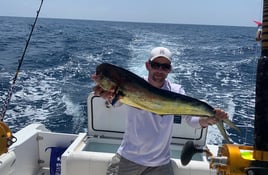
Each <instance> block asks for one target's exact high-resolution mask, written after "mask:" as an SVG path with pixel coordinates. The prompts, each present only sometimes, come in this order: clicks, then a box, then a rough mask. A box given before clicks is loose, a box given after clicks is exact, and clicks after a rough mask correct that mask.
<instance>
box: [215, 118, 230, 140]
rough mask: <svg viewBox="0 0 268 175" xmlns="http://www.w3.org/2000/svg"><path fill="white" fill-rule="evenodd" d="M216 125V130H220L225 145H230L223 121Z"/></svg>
mask: <svg viewBox="0 0 268 175" xmlns="http://www.w3.org/2000/svg"><path fill="white" fill-rule="evenodd" d="M216 125H217V127H218V129H219V130H220V133H221V135H222V136H223V138H224V140H225V141H226V142H227V143H231V141H230V139H229V137H228V135H227V133H226V131H225V129H224V126H223V121H222V120H221V121H219V122H217V123H216Z"/></svg>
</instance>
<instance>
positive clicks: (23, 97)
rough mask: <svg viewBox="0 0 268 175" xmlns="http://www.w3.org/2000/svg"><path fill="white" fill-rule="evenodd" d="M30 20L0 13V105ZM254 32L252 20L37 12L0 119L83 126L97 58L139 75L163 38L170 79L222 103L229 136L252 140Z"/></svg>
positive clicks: (13, 124) (213, 138) (214, 135)
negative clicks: (114, 18) (163, 20)
mask: <svg viewBox="0 0 268 175" xmlns="http://www.w3.org/2000/svg"><path fill="white" fill-rule="evenodd" d="M33 22H34V19H33V18H17V17H0V23H1V25H0V70H1V71H0V78H1V83H0V105H1V106H2V105H3V103H4V100H5V99H6V95H7V92H8V89H9V88H10V86H11V83H12V79H13V78H14V76H15V72H16V69H17V67H18V60H19V59H20V58H21V56H22V53H23V49H24V47H25V44H26V40H27V38H28V36H29V33H30V30H31V26H32V24H33ZM255 33H256V28H254V27H232V26H209V25H184V24H155V23H129V22H106V21H89V20H68V19H45V18H40V19H38V21H37V24H36V27H35V29H34V32H33V35H32V38H31V41H30V44H29V46H28V50H27V52H26V54H25V57H24V61H23V64H22V67H21V70H20V72H19V76H18V79H17V81H16V84H15V89H14V92H13V95H12V98H11V101H10V104H9V107H8V109H7V112H6V115H5V118H4V121H5V122H6V123H7V124H8V125H9V127H10V129H11V130H12V132H17V131H18V130H20V129H21V128H23V127H25V126H27V125H29V124H31V123H35V122H39V123H43V124H44V125H45V126H46V127H47V128H48V129H50V130H52V131H54V132H67V133H79V132H86V131H87V112H86V99H87V96H88V94H89V93H90V92H91V91H92V87H93V86H94V82H93V81H92V80H91V78H90V75H91V74H93V73H94V72H95V68H96V66H97V65H99V64H100V63H103V62H108V63H112V64H115V65H118V66H121V67H124V68H125V69H128V70H130V71H132V72H134V73H136V74H138V75H139V76H146V75H147V72H146V69H145V66H144V62H145V61H146V60H147V59H148V56H149V54H148V53H149V51H150V50H151V49H152V48H153V47H156V46H164V47H167V48H169V49H170V50H171V51H172V52H173V54H174V57H173V59H174V62H173V71H172V73H171V74H170V76H169V79H171V80H172V81H174V82H177V83H179V84H182V85H183V87H184V89H185V91H186V93H187V94H188V95H189V96H192V97H195V98H198V99H201V100H205V101H207V102H208V103H209V104H211V105H212V106H214V107H218V108H222V109H224V110H225V111H226V112H227V113H228V114H229V117H230V119H231V120H232V121H233V122H234V123H235V124H236V125H237V126H238V127H239V128H240V130H241V133H237V132H236V131H235V130H233V129H230V128H228V127H227V132H228V134H229V135H230V137H231V140H233V142H235V143H239V144H247V145H252V144H253V143H254V140H253V134H254V106H255V78H256V65H257V60H258V58H259V57H260V51H261V50H260V43H257V42H256V41H255ZM1 106H0V107H1ZM104 122H105V121H104ZM207 143H209V144H221V143H222V136H221V135H220V133H219V131H218V129H217V128H216V126H211V127H209V130H208V140H207Z"/></svg>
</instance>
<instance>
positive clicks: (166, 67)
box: [149, 61, 171, 71]
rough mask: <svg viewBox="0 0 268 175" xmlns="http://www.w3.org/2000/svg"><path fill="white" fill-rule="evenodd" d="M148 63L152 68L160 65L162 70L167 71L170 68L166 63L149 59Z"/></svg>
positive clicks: (157, 67)
mask: <svg viewBox="0 0 268 175" xmlns="http://www.w3.org/2000/svg"><path fill="white" fill-rule="evenodd" d="M149 63H150V65H151V67H152V68H153V69H159V68H160V67H161V68H162V69H163V70H164V71H167V70H170V68H171V65H170V64H167V63H164V64H161V63H157V62H153V61H149Z"/></svg>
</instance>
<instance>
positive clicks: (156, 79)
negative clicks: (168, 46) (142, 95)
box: [146, 57, 171, 86]
mask: <svg viewBox="0 0 268 175" xmlns="http://www.w3.org/2000/svg"><path fill="white" fill-rule="evenodd" d="M146 67H147V70H148V71H149V82H150V83H153V84H159V85H161V86H162V85H163V83H164V81H165V79H166V78H167V76H168V74H169V72H170V71H171V63H170V61H169V60H167V59H166V58H164V57H158V58H156V59H154V60H153V61H149V62H147V65H146Z"/></svg>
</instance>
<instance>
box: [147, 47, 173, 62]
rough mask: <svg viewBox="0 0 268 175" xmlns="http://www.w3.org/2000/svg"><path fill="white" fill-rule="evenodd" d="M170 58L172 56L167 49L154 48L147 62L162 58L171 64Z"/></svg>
mask: <svg viewBox="0 0 268 175" xmlns="http://www.w3.org/2000/svg"><path fill="white" fill-rule="evenodd" d="M171 56H172V54H171V52H170V51H169V50H168V49H167V48H165V47H156V48H154V49H152V51H151V54H150V58H149V60H150V61H153V60H154V59H156V58H158V57H164V58H166V59H168V60H169V61H170V62H171V60H172V59H171Z"/></svg>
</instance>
